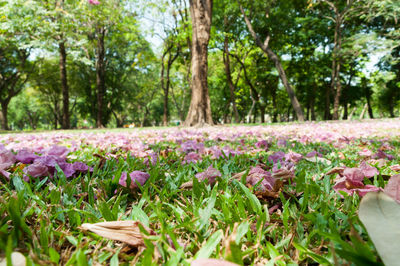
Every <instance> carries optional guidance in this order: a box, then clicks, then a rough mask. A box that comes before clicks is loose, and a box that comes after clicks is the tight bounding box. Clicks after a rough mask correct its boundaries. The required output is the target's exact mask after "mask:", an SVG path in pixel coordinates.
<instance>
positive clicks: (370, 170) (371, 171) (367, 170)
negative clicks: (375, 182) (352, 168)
mask: <svg viewBox="0 0 400 266" xmlns="http://www.w3.org/2000/svg"><path fill="white" fill-rule="evenodd" d="M359 169H360V170H361V172H362V173H363V174H364V176H365V177H368V178H371V177H374V176H375V175H379V171H378V169H376V168H375V167H373V166H371V165H369V164H367V163H366V162H362V163H361V164H360V167H359Z"/></svg>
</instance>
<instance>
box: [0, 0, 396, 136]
mask: <svg viewBox="0 0 400 266" xmlns="http://www.w3.org/2000/svg"><path fill="white" fill-rule="evenodd" d="M206 2H207V3H208V4H204V3H205V2H204V1H203V2H202V1H200V2H199V1H195V0H193V1H187V0H163V1H143V0H110V1H105V0H103V1H102V0H46V1H41V0H40V1H39V0H28V1H26V0H7V1H5V0H0V14H1V15H0V107H1V114H0V121H1V127H2V128H3V129H5V130H8V129H11V130H24V129H50V128H55V129H58V128H89V127H123V126H129V125H131V126H132V125H133V124H134V125H135V126H152V125H153V126H154V125H165V126H167V125H178V124H181V123H183V122H184V121H185V119H186V124H187V125H195V124H199V123H200V124H221V123H231V122H235V123H259V122H261V123H265V122H278V121H295V120H298V121H304V120H328V119H354V118H363V117H370V118H377V117H396V116H399V115H400V63H399V60H400V49H399V44H400V29H399V23H400V22H399V20H398V18H399V13H400V3H398V1H392V0H384V1H373V0H341V1H330V0H285V1H258V0H257V1H247V0H237V1H225V0H223V1H215V2H214V3H213V1H206ZM207 30H208V31H209V32H208V37H207V36H206V35H207V34H206V33H207ZM204 34H206V35H204ZM200 87H201V88H200ZM199 88H200V89H199ZM189 120H190V121H189Z"/></svg>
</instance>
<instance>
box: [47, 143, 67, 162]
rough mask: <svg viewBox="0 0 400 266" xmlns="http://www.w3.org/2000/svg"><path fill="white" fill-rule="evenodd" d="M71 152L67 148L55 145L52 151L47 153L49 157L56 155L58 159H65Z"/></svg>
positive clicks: (51, 148)
mask: <svg viewBox="0 0 400 266" xmlns="http://www.w3.org/2000/svg"><path fill="white" fill-rule="evenodd" d="M69 152H70V150H69V149H68V148H67V147H64V146H58V145H53V146H52V147H50V149H49V150H48V151H47V155H54V156H56V157H59V158H62V159H65V158H66V157H67V155H68V153H69Z"/></svg>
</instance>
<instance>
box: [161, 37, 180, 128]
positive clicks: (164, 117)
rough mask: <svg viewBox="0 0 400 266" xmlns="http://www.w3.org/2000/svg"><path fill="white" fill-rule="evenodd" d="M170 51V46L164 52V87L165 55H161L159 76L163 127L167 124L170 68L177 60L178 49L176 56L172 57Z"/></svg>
mask: <svg viewBox="0 0 400 266" xmlns="http://www.w3.org/2000/svg"><path fill="white" fill-rule="evenodd" d="M171 49H172V45H171V47H170V48H169V49H168V50H167V51H166V53H168V54H169V55H168V62H167V82H166V84H165V85H164V57H165V54H163V58H162V68H161V75H162V76H161V86H162V87H163V90H164V113H163V125H164V126H168V122H169V108H168V95H169V87H170V84H171V79H170V71H171V66H172V64H173V63H174V61H175V60H176V59H177V58H178V55H179V51H180V49H179V48H178V50H177V52H176V54H175V55H174V56H172V54H171Z"/></svg>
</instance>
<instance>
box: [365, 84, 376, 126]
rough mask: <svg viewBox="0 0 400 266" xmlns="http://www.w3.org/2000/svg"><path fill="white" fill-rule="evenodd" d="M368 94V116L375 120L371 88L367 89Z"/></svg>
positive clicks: (366, 96)
mask: <svg viewBox="0 0 400 266" xmlns="http://www.w3.org/2000/svg"><path fill="white" fill-rule="evenodd" d="M365 90H366V93H365V98H366V99H367V104H368V115H369V118H371V119H373V118H374V112H373V111H372V105H371V94H372V92H371V88H369V87H367V88H365Z"/></svg>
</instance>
